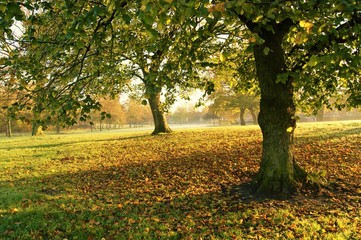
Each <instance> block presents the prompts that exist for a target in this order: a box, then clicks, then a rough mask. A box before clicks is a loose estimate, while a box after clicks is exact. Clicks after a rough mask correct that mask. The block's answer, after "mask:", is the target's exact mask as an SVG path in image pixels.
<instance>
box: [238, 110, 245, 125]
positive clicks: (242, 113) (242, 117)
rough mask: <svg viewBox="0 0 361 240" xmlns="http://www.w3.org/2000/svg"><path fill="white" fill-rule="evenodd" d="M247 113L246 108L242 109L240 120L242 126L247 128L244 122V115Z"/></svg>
mask: <svg viewBox="0 0 361 240" xmlns="http://www.w3.org/2000/svg"><path fill="white" fill-rule="evenodd" d="M245 112H246V109H245V108H240V112H239V120H240V123H241V125H242V126H246V121H245V120H244V113H245Z"/></svg>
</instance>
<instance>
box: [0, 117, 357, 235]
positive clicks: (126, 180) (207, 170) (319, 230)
mask: <svg viewBox="0 0 361 240" xmlns="http://www.w3.org/2000/svg"><path fill="white" fill-rule="evenodd" d="M148 134H149V133H148V132H141V131H137V132H136V133H119V132H107V133H102V134H99V133H76V134H61V135H45V136H40V137H27V136H21V137H14V138H11V139H7V138H3V137H2V138H0V143H1V144H0V171H1V173H2V174H1V175H0V239H360V238H361V210H360V209H361V202H360V200H361V190H360V189H361V177H360V174H359V172H360V169H361V168H360V165H361V163H360V157H359V156H361V148H360V142H361V122H360V121H353V122H338V123H324V124H315V123H312V124H300V126H299V127H298V128H297V131H296V136H297V137H296V139H295V145H296V146H295V152H296V156H297V159H298V161H299V162H300V164H301V165H302V166H303V167H305V168H306V170H307V171H309V172H312V173H313V176H314V177H317V178H322V179H323V181H324V182H327V183H328V186H329V187H328V188H325V189H322V191H321V192H319V193H318V194H312V193H308V192H304V193H302V194H298V195H295V196H294V197H293V198H291V199H288V200H272V199H268V200H264V201H247V202H246V201H241V200H240V198H239V197H237V196H229V195H226V194H224V193H223V192H222V191H221V188H220V185H221V184H223V185H226V186H232V185H238V184H241V183H244V182H247V181H249V180H250V179H251V178H252V177H253V176H254V174H255V173H256V172H257V170H258V166H259V159H260V154H261V142H262V140H261V133H260V130H259V129H258V128H257V127H222V128H204V129H192V130H178V131H177V132H175V133H172V134H169V135H161V136H149V135H148Z"/></svg>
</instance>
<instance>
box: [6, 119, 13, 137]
mask: <svg viewBox="0 0 361 240" xmlns="http://www.w3.org/2000/svg"><path fill="white" fill-rule="evenodd" d="M6 136H7V137H11V136H12V131H11V119H10V118H9V117H7V119H6Z"/></svg>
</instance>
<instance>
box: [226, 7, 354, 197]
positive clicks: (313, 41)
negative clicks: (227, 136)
mask: <svg viewBox="0 0 361 240" xmlns="http://www.w3.org/2000/svg"><path fill="white" fill-rule="evenodd" d="M237 3H239V4H237ZM343 4H347V6H344V5H343ZM223 6H225V9H224V10H227V12H228V13H229V14H230V15H231V14H234V15H235V16H237V18H238V20H239V21H240V22H241V23H242V24H244V26H246V27H247V30H248V31H249V34H250V37H251V38H250V39H249V41H250V47H251V48H252V49H253V53H254V57H255V63H256V70H257V79H258V82H259V86H260V90H261V102H260V114H259V125H260V127H261V129H262V134H263V154H262V162H261V167H260V170H259V173H258V176H257V178H256V189H257V190H256V191H257V192H258V193H275V194H289V193H290V192H293V191H294V190H295V188H296V185H297V183H298V182H299V183H305V182H306V181H307V179H306V176H307V174H306V172H305V171H304V170H302V169H301V168H300V167H299V166H298V164H297V163H296V161H295V157H294V155H293V152H292V145H293V135H294V129H295V127H296V119H295V104H294V101H293V94H294V85H298V86H305V85H306V86H307V87H309V89H306V88H304V90H307V91H311V89H317V88H318V86H317V85H315V84H314V82H313V81H317V79H316V78H308V79H302V77H304V76H305V75H306V74H310V73H311V76H312V72H313V71H314V68H315V67H316V66H318V68H319V69H322V70H323V71H324V74H327V75H328V76H330V75H329V74H335V75H336V76H337V77H338V78H340V77H341V76H342V75H344V74H345V75H347V76H349V82H350V83H352V82H353V83H355V82H357V81H358V78H357V74H358V73H357V72H358V70H356V68H355V69H353V67H351V69H349V70H346V68H344V67H343V66H341V67H337V65H338V66H340V65H343V62H344V63H345V64H346V65H348V64H350V65H351V64H352V65H354V66H358V65H359V60H358V63H357V64H355V63H352V55H353V53H354V51H358V48H359V46H360V44H359V42H360V36H359V31H358V30H357V29H359V27H360V20H361V17H360V11H359V10H360V9H358V8H359V7H358V6H357V4H356V3H355V2H353V1H349V2H347V3H342V4H341V6H340V5H339V4H338V3H337V2H336V1H328V2H322V1H310V2H299V3H295V2H290V1H285V2H279V1H270V2H269V3H258V2H254V3H246V2H244V1H236V2H233V3H229V4H227V5H223ZM341 7H342V8H343V9H340V8H341ZM344 7H346V8H344ZM321 9H322V10H321ZM326 9H327V10H326ZM276 13H277V14H276ZM230 15H228V16H230ZM326 27H328V28H326ZM346 28H347V29H348V30H347V31H348V32H346ZM349 28H351V29H352V31H351V32H350V29H349ZM341 35H342V36H343V37H339V36H341ZM301 39H302V40H301ZM252 43H253V44H252ZM340 53H342V54H341V56H340V55H338V54H340ZM358 58H359V56H358ZM320 59H324V60H323V61H325V62H323V64H324V65H323V66H321V64H320V65H319V63H320V62H321V60H320ZM356 59H357V58H356ZM326 60H328V61H327V62H326ZM334 61H335V62H334ZM335 63H336V64H335ZM316 69H317V68H316ZM335 70H337V71H336V72H335ZM337 77H333V78H332V79H330V80H329V81H328V82H329V84H331V85H333V84H335V83H336V82H338V80H339V79H337ZM307 81H309V82H307ZM328 90H329V92H332V90H331V89H328ZM354 90H356V89H351V90H350V91H351V92H353V91H354ZM316 91H317V90H316Z"/></svg>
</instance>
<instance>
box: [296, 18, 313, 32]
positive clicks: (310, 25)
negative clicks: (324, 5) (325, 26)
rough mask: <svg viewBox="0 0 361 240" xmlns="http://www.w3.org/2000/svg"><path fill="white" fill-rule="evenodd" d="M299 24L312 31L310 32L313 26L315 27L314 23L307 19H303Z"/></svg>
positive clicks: (307, 30)
mask: <svg viewBox="0 0 361 240" xmlns="http://www.w3.org/2000/svg"><path fill="white" fill-rule="evenodd" d="M299 24H300V27H302V28H304V29H306V32H307V33H310V32H311V29H312V27H313V23H311V22H307V21H305V20H302V21H300V23H299Z"/></svg>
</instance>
